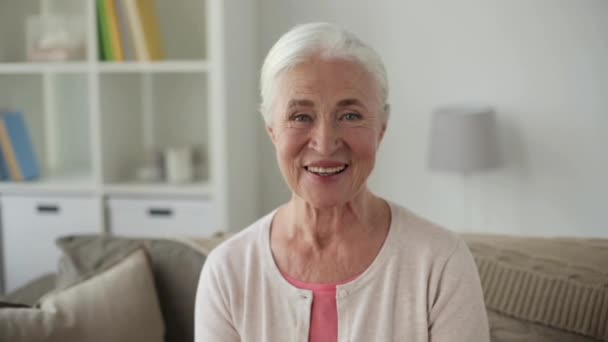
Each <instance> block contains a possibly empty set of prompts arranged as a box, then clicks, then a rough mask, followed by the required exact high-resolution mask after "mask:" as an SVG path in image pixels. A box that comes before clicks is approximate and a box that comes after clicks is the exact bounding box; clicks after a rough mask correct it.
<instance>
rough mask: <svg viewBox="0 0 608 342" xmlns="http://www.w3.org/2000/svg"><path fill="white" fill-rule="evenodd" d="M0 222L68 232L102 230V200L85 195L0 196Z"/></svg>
mask: <svg viewBox="0 0 608 342" xmlns="http://www.w3.org/2000/svg"><path fill="white" fill-rule="evenodd" d="M1 205H2V210H3V221H4V222H5V223H6V224H9V225H12V224H21V223H26V224H27V225H28V226H38V228H39V229H41V228H42V227H44V229H45V230H47V231H48V230H65V231H69V232H71V233H78V232H83V233H86V232H90V231H91V228H92V227H94V229H95V230H96V232H98V233H99V232H102V230H101V227H102V212H101V210H102V207H101V202H100V200H99V199H98V198H95V197H84V196H65V197H58V196H16V195H15V196H13V195H6V196H2V197H1Z"/></svg>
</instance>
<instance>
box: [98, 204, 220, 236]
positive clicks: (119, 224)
mask: <svg viewBox="0 0 608 342" xmlns="http://www.w3.org/2000/svg"><path fill="white" fill-rule="evenodd" d="M108 202H109V209H110V211H109V216H110V231H111V232H112V233H113V234H116V235H120V236H151V237H172V236H211V235H212V234H213V233H215V232H217V231H220V230H221V229H220V227H219V226H218V222H217V221H218V220H217V211H216V210H215V208H214V203H213V201H209V200H205V199H198V200H176V199H172V200H161V199H137V198H135V199H133V198H112V199H110V200H109V201H108Z"/></svg>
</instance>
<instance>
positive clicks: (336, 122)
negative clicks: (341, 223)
mask: <svg viewBox="0 0 608 342" xmlns="http://www.w3.org/2000/svg"><path fill="white" fill-rule="evenodd" d="M382 107H383V104H382V103H380V96H379V91H378V87H377V85H376V81H375V80H374V78H373V77H372V75H371V74H370V73H369V72H367V71H366V70H365V69H364V68H363V67H362V66H361V65H360V64H359V63H357V62H354V61H348V60H344V59H321V58H314V59H310V60H309V61H307V62H303V63H300V64H298V65H297V66H295V67H294V68H292V69H289V70H288V71H287V72H285V73H284V74H282V75H281V76H280V77H279V78H278V80H277V92H276V95H275V101H274V106H273V112H272V121H271V123H270V125H269V126H268V133H269V135H270V138H271V140H272V142H273V143H274V146H275V149H276V153H277V159H278V162H279V168H280V169H281V172H282V174H283V177H284V178H285V180H286V182H287V184H288V185H289V187H290V188H291V190H292V192H294V193H295V195H297V196H298V197H300V198H302V199H304V200H305V201H306V202H309V203H310V204H312V205H313V206H314V207H317V208H326V207H332V206H336V205H341V204H345V203H346V202H348V201H349V200H351V199H353V198H354V197H355V196H356V195H357V194H358V193H359V192H360V191H361V190H363V189H364V188H365V186H366V181H367V178H368V176H369V174H370V173H371V171H372V169H373V168H374V163H375V160H376V151H377V150H378V146H379V144H380V141H381V140H382V136H383V134H384V131H385V128H386V122H385V120H384V116H383V114H382V113H381V108H382Z"/></svg>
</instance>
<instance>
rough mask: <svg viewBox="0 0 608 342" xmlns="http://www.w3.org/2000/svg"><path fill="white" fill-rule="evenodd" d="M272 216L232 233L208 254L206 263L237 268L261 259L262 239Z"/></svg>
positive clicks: (264, 217)
mask: <svg viewBox="0 0 608 342" xmlns="http://www.w3.org/2000/svg"><path fill="white" fill-rule="evenodd" d="M272 215H273V213H270V214H268V215H266V216H263V217H262V218H260V219H258V220H257V221H255V222H253V223H252V224H250V225H249V226H247V227H246V228H244V229H242V230H240V231H239V232H236V233H234V234H233V235H232V236H230V237H229V238H228V239H226V240H225V241H223V242H222V243H221V244H219V245H218V246H217V247H216V248H214V249H213V250H212V251H211V252H210V253H209V255H208V256H207V261H206V263H211V264H219V265H221V266H222V267H226V266H234V267H239V265H242V264H244V263H246V262H247V260H250V259H255V258H261V256H262V253H261V249H262V248H261V247H262V245H263V242H264V241H263V237H264V234H265V233H267V232H268V228H269V226H270V222H271V220H272Z"/></svg>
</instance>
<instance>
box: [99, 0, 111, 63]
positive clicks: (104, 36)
mask: <svg viewBox="0 0 608 342" xmlns="http://www.w3.org/2000/svg"><path fill="white" fill-rule="evenodd" d="M97 16H98V24H99V25H98V26H99V37H100V40H101V51H102V52H103V58H102V60H104V61H112V60H114V51H112V42H111V41H110V39H111V38H110V28H109V26H108V13H107V10H106V3H105V0H97Z"/></svg>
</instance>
